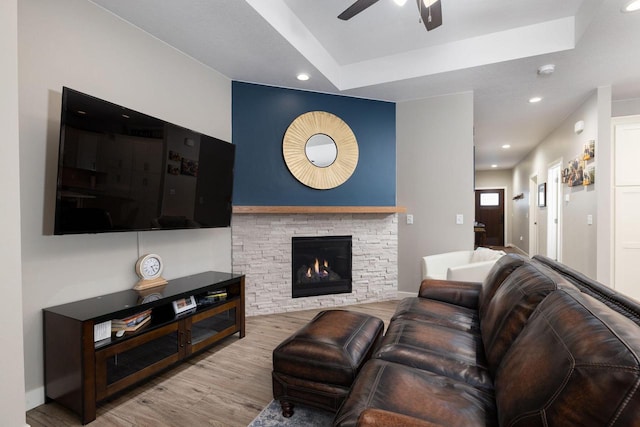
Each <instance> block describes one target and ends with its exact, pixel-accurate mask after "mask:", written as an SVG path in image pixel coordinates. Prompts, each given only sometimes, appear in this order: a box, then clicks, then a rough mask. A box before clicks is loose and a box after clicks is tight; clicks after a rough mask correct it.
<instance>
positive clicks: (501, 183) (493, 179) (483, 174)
mask: <svg viewBox="0 0 640 427" xmlns="http://www.w3.org/2000/svg"><path fill="white" fill-rule="evenodd" d="M512 175H513V170H512V169H502V170H486V171H476V188H479V189H481V188H488V189H493V188H504V189H505V192H504V210H505V212H504V214H505V215H504V218H505V229H506V231H505V234H504V242H505V244H510V243H513V242H512V239H513V237H512V234H511V229H512V223H513V204H514V203H516V202H517V200H512V199H513V191H512V190H511V186H512V183H513V180H512ZM474 203H475V202H474Z"/></svg>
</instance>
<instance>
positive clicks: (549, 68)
mask: <svg viewBox="0 0 640 427" xmlns="http://www.w3.org/2000/svg"><path fill="white" fill-rule="evenodd" d="M555 70H556V66H555V64H546V65H542V66H540V67H539V68H538V75H539V76H548V75H551V74H553V72H554V71H555Z"/></svg>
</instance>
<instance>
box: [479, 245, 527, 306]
mask: <svg viewBox="0 0 640 427" xmlns="http://www.w3.org/2000/svg"><path fill="white" fill-rule="evenodd" d="M528 262H530V260H529V258H525V257H523V256H522V255H518V254H508V255H506V256H503V257H502V258H500V259H499V260H498V261H496V263H495V264H494V265H493V267H492V268H491V270H489V274H488V275H487V277H486V278H485V279H484V282H482V287H481V288H480V294H479V295H478V313H479V314H480V316H483V315H484V312H485V311H486V309H487V305H488V304H489V301H491V298H493V296H494V295H495V293H496V291H497V290H498V288H499V287H500V286H502V284H503V283H504V281H505V279H506V278H507V277H509V275H510V274H511V273H513V272H514V271H515V270H516V269H518V268H520V267H521V266H522V265H524V264H525V263H528Z"/></svg>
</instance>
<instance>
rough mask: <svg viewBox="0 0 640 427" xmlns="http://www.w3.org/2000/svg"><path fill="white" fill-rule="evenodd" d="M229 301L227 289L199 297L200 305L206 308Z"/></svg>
mask: <svg viewBox="0 0 640 427" xmlns="http://www.w3.org/2000/svg"><path fill="white" fill-rule="evenodd" d="M226 299H227V291H226V290H225V289H219V290H216V291H209V292H207V293H206V294H205V295H201V296H200V297H198V305H200V306H206V305H211V304H215V303H217V302H219V301H225V300H226Z"/></svg>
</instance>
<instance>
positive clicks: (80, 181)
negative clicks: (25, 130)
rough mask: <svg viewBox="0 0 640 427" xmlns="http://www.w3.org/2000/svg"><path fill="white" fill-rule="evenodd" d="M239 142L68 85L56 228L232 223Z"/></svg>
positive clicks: (61, 231) (65, 231) (79, 230)
mask: <svg viewBox="0 0 640 427" xmlns="http://www.w3.org/2000/svg"><path fill="white" fill-rule="evenodd" d="M234 159H235V146H234V145H233V144H230V143H228V142H225V141H222V140H220V139H217V138H214V137H212V136H207V135H203V134H201V133H198V132H195V131H192V130H189V129H185V128H183V127H180V126H177V125H174V124H171V123H168V122H166V121H163V120H160V119H156V118H154V117H151V116H148V115H146V114H142V113H139V112H137V111H133V110H131V109H129V108H125V107H122V106H120V105H116V104H113V103H111V102H107V101H103V100H101V99H98V98H95V97H93V96H90V95H86V94H83V93H81V92H78V91H75V90H73V89H69V88H66V87H65V88H63V90H62V117H61V126H60V147H59V157H58V179H57V191H56V209H55V226H54V234H80V233H105V232H122V231H143V230H164V229H187V228H210V227H228V226H229V225H230V223H231V207H232V192H233V165H234Z"/></svg>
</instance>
